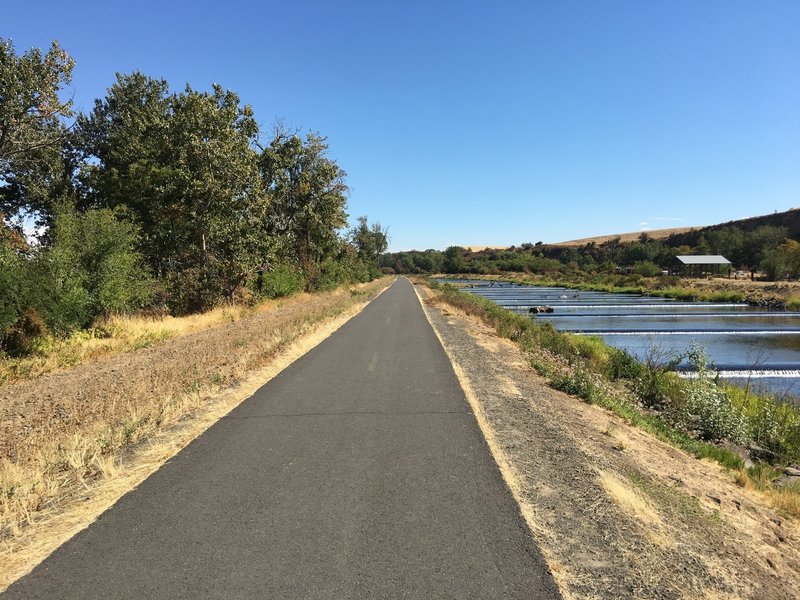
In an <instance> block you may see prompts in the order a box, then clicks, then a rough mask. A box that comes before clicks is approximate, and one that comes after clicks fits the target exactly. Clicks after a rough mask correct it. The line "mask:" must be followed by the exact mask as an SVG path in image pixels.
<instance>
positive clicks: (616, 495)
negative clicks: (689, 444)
mask: <svg viewBox="0 0 800 600" xmlns="http://www.w3.org/2000/svg"><path fill="white" fill-rule="evenodd" d="M597 479H598V481H599V482H600V485H601V486H602V487H603V489H604V490H605V491H606V493H607V494H608V495H609V497H610V498H611V499H612V500H613V501H614V503H615V504H616V505H617V506H619V507H620V508H621V509H622V510H623V511H625V512H626V513H627V514H629V515H630V516H632V517H633V518H635V519H636V520H637V521H638V522H639V523H640V524H641V525H642V527H643V528H644V529H643V533H644V535H645V537H647V539H649V540H650V541H651V542H653V543H654V544H658V545H659V546H663V547H667V546H671V545H673V544H674V541H673V540H672V539H671V538H670V537H669V535H668V534H667V533H666V529H667V528H666V527H665V526H664V521H663V520H662V518H661V516H660V515H659V514H658V511H657V510H656V508H655V507H654V506H653V504H652V503H651V502H650V500H648V499H647V498H646V497H645V495H644V494H643V493H642V492H641V491H640V490H639V489H637V488H636V487H634V486H633V485H632V484H630V483H629V482H627V481H625V480H624V479H623V478H622V477H621V476H620V475H618V474H617V473H613V472H611V471H606V470H602V469H597Z"/></svg>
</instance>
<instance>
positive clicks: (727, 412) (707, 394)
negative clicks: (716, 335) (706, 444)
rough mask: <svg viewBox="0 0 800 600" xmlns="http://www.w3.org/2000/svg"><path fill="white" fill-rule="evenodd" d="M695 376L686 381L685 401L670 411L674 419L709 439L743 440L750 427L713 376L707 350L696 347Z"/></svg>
mask: <svg viewBox="0 0 800 600" xmlns="http://www.w3.org/2000/svg"><path fill="white" fill-rule="evenodd" d="M687 356H688V358H689V362H690V363H691V364H692V365H693V366H694V368H695V369H696V373H695V375H696V376H695V377H694V378H693V379H689V380H687V381H685V382H684V386H683V394H682V395H683V398H682V399H683V402H682V403H681V404H680V405H679V406H677V407H674V410H672V411H671V418H673V419H674V420H675V421H676V423H678V424H679V425H680V426H682V427H683V428H685V429H687V430H696V431H698V432H699V434H700V437H701V438H703V439H706V440H714V441H719V440H730V441H731V442H734V443H742V442H744V441H745V440H746V439H747V435H748V433H749V432H748V426H747V421H746V419H745V417H744V415H743V414H742V411H741V410H739V409H737V408H736V407H734V406H733V403H732V402H731V398H730V396H729V395H728V394H727V393H726V392H725V390H724V389H722V388H720V387H719V386H717V383H716V381H714V379H712V377H711V374H710V370H709V368H708V363H707V360H706V356H705V352H704V351H703V350H702V349H700V348H697V347H694V348H692V349H691V350H690V351H689V352H688V355H687Z"/></svg>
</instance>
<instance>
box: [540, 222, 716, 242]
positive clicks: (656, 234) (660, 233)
mask: <svg viewBox="0 0 800 600" xmlns="http://www.w3.org/2000/svg"><path fill="white" fill-rule="evenodd" d="M695 229H701V227H673V228H671V229H652V230H650V231H631V232H629V233H615V234H612V235H598V236H595V237H588V238H581V239H579V240H568V241H566V242H558V243H557V244H549V245H550V246H585V245H586V244H590V243H592V242H594V243H595V244H602V243H604V242H610V241H611V240H615V239H617V238H619V241H620V242H635V241H636V240H638V239H639V236H641V235H642V234H643V233H646V234H647V235H648V236H650V237H651V238H652V239H654V240H660V239H663V238H667V237H669V236H671V235H674V234H677V233H686V232H689V231H694V230H695Z"/></svg>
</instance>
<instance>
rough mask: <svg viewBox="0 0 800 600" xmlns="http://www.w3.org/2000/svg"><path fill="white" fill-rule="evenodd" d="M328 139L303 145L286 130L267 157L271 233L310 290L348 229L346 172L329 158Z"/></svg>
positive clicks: (265, 152)
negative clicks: (297, 266)
mask: <svg viewBox="0 0 800 600" xmlns="http://www.w3.org/2000/svg"><path fill="white" fill-rule="evenodd" d="M327 151H328V145H327V143H326V140H325V138H324V137H321V136H320V135H318V134H314V133H309V134H308V135H307V136H306V138H305V139H304V140H303V139H301V138H300V137H299V136H297V135H293V134H288V133H287V132H286V131H284V130H282V129H280V128H279V129H278V130H277V131H276V132H275V136H274V138H273V139H272V141H271V142H270V144H269V146H267V147H266V148H265V149H264V150H263V152H262V153H261V174H262V177H263V180H264V183H265V186H266V188H267V190H268V191H269V193H270V200H271V205H270V211H269V216H268V219H267V226H268V231H269V232H270V234H271V235H273V236H275V238H276V239H278V240H280V241H281V242H282V244H283V245H284V246H285V247H286V248H289V249H290V252H291V254H292V255H293V258H294V259H296V260H297V261H298V263H299V265H300V267H301V268H302V270H303V272H304V274H305V276H306V281H307V287H309V288H313V287H316V286H317V284H318V282H319V275H320V267H321V264H322V261H323V259H324V258H325V256H326V254H331V253H334V252H335V251H336V249H337V247H338V245H339V242H340V238H339V235H338V234H339V230H340V229H342V228H343V227H345V226H346V225H347V213H346V212H345V207H346V205H347V194H348V191H349V190H348V187H347V184H346V183H345V175H346V173H345V172H344V170H342V169H341V168H340V167H339V165H338V164H336V161H334V160H332V159H330V158H328V156H327Z"/></svg>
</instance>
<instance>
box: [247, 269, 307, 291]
mask: <svg viewBox="0 0 800 600" xmlns="http://www.w3.org/2000/svg"><path fill="white" fill-rule="evenodd" d="M259 281H260V283H257V287H260V289H259V290H258V293H259V294H261V295H263V296H266V297H267V298H281V297H283V296H289V295H291V294H294V293H296V292H299V291H300V290H302V289H303V287H304V286H305V281H304V279H303V274H302V273H300V272H299V271H298V270H297V269H295V268H294V267H292V266H291V265H287V264H278V265H275V266H274V267H273V268H272V270H271V271H268V272H265V273H263V274H262V275H261V278H260V280H259Z"/></svg>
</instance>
